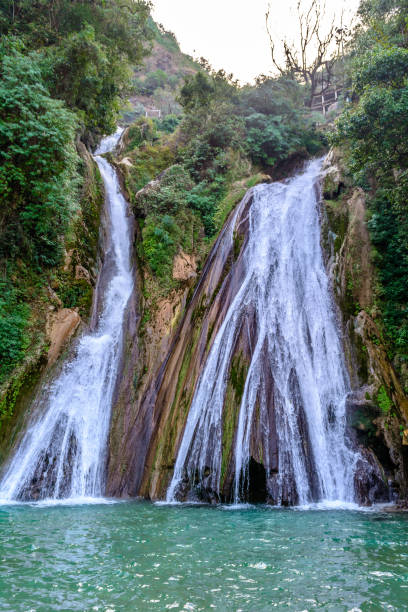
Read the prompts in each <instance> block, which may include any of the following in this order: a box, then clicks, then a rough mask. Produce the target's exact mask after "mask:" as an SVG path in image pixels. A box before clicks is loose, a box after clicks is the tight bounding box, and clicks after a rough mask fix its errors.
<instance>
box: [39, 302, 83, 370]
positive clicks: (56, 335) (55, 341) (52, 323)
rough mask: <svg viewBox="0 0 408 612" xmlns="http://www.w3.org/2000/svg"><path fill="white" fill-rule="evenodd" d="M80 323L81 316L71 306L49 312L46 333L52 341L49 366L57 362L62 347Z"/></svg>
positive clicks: (49, 350) (50, 341)
mask: <svg viewBox="0 0 408 612" xmlns="http://www.w3.org/2000/svg"><path fill="white" fill-rule="evenodd" d="M80 323H81V317H80V316H79V314H78V313H77V312H76V311H75V310H71V309H70V308H63V309H62V310H58V311H57V312H52V313H50V314H49V316H48V317H47V324H46V333H47V337H48V340H49V343H50V348H49V349H48V366H51V365H52V364H53V363H55V362H56V360H57V359H58V357H59V356H60V354H61V351H62V349H63V348H64V346H66V344H67V343H68V342H69V340H70V339H71V338H72V336H73V335H74V333H75V332H76V330H77V329H78V326H79V324H80Z"/></svg>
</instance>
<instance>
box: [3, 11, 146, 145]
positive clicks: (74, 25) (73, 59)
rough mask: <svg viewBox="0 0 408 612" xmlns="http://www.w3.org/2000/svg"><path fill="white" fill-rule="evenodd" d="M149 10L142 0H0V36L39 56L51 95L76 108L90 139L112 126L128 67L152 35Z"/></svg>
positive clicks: (136, 61) (142, 53) (139, 57)
mask: <svg viewBox="0 0 408 612" xmlns="http://www.w3.org/2000/svg"><path fill="white" fill-rule="evenodd" d="M149 10H150V5H149V3H148V2H145V1H144V0H137V2H134V1H133V0H82V1H81V2H71V1H70V0H53V1H52V2H48V1H47V0H39V1H38V2H32V0H13V2H10V1H9V0H0V34H1V35H2V37H6V36H14V37H16V38H18V40H19V41H20V44H22V46H23V47H24V49H25V50H26V51H36V52H37V53H38V54H39V56H40V57H41V66H42V70H43V76H44V78H45V81H46V84H47V87H48V88H49V91H50V93H51V95H52V96H53V97H56V98H59V99H63V100H65V101H66V103H67V105H68V106H69V107H70V108H71V109H73V110H75V111H76V112H78V115H79V117H80V119H81V121H82V123H83V125H84V128H85V130H86V136H87V138H88V139H89V138H91V136H92V134H103V133H109V132H111V131H112V129H113V127H114V124H115V119H116V118H117V116H118V111H119V108H120V99H121V97H123V96H124V95H125V94H126V92H127V88H128V85H127V84H128V82H129V81H130V73H129V67H130V65H131V64H132V65H135V64H139V63H140V62H141V60H142V59H143V57H144V56H145V55H146V53H147V51H148V49H149V47H148V46H147V44H146V43H147V41H148V40H149V39H150V38H151V37H152V36H153V34H152V32H151V31H150V30H149V28H148V26H147V19H148V16H149Z"/></svg>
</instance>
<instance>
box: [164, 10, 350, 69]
mask: <svg viewBox="0 0 408 612" xmlns="http://www.w3.org/2000/svg"><path fill="white" fill-rule="evenodd" d="M307 1H308V0H304V2H307ZM295 3H296V0H273V1H272V15H273V23H272V28H273V31H274V35H275V37H276V38H282V37H283V36H285V35H289V36H291V35H293V33H294V31H295V27H294V20H293V13H292V16H291V14H290V10H291V9H293V7H294V6H295ZM267 4H268V0H204V1H203V0H153V5H154V11H153V16H154V18H155V20H156V21H158V22H159V23H162V24H163V26H164V27H165V28H166V30H171V31H172V32H174V33H175V35H176V36H177V39H178V41H179V43H180V45H181V49H182V50H183V51H184V52H185V53H188V54H189V55H193V56H194V57H201V56H203V57H205V58H206V59H207V60H208V61H209V62H210V63H211V64H212V65H213V66H214V68H216V69H219V68H224V69H225V70H226V71H227V72H233V73H234V75H235V76H236V77H238V78H239V79H240V80H242V81H249V80H252V79H254V78H255V77H256V76H257V75H259V74H261V73H263V74H268V73H269V72H270V71H271V68H272V66H271V59H270V50H269V42H268V37H267V33H266V29H265V12H266V9H267ZM358 4H359V0H344V1H343V0H326V5H327V12H328V13H331V14H332V13H333V11H335V10H337V11H339V10H340V9H341V6H343V7H344V8H345V10H346V13H347V14H348V15H350V14H354V13H355V11H356V9H357V6H358Z"/></svg>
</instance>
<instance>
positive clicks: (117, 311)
mask: <svg viewBox="0 0 408 612" xmlns="http://www.w3.org/2000/svg"><path fill="white" fill-rule="evenodd" d="M120 134H121V130H118V131H117V132H116V134H115V135H114V136H111V137H109V138H106V139H105V140H104V141H102V143H101V146H100V147H99V149H98V150H97V152H96V157H95V160H96V162H97V164H98V166H99V169H100V172H101V175H102V178H103V181H104V184H105V190H106V203H107V216H108V224H109V228H110V231H109V245H108V249H107V252H106V253H105V257H104V263H103V266H102V271H101V273H100V278H102V277H103V279H104V283H103V285H104V287H99V288H98V293H99V294H101V295H100V296H99V298H98V300H95V304H94V313H93V317H92V321H93V325H92V329H91V331H90V332H88V333H86V334H84V335H83V336H82V337H81V338H80V339H79V341H78V344H77V347H76V351H75V356H74V357H73V359H72V360H71V361H70V362H68V363H66V364H65V365H64V366H63V369H62V371H61V373H60V375H59V376H58V377H57V378H56V379H55V380H54V381H53V382H52V383H50V384H49V385H48V386H46V388H44V389H43V390H42V391H41V393H40V395H39V397H38V398H37V400H36V402H35V405H34V406H33V410H32V412H33V416H32V418H31V420H30V422H29V424H28V428H27V431H26V432H25V434H24V436H23V438H22V440H21V442H20V444H19V446H18V447H17V449H16V451H15V453H14V455H13V457H12V460H11V462H10V464H9V465H8V467H7V469H6V472H5V474H4V477H3V479H2V481H1V483H0V499H5V500H12V499H17V500H19V499H22V500H25V499H44V498H84V497H97V496H101V495H102V494H103V492H104V477H105V468H106V456H107V443H108V435H109V425H110V417H111V408H112V402H113V396H114V390H115V385H116V382H117V376H118V367H119V363H120V356H121V351H122V348H123V347H122V345H123V319H124V313H125V309H126V306H127V303H128V301H129V297H130V295H131V293H132V290H133V275H132V265H131V236H130V229H129V221H128V218H127V204H126V201H125V200H124V198H123V196H122V195H121V192H120V187H119V182H118V178H117V175H116V172H115V170H114V169H113V168H112V166H111V165H110V164H109V163H108V162H107V161H106V160H105V159H104V158H103V157H100V156H99V155H101V154H103V153H106V152H108V151H110V150H112V149H113V148H114V147H115V146H116V144H117V142H118V139H119V137H120Z"/></svg>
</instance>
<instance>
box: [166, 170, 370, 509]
mask: <svg viewBox="0 0 408 612" xmlns="http://www.w3.org/2000/svg"><path fill="white" fill-rule="evenodd" d="M320 171H321V161H312V162H310V163H309V165H308V166H307V168H306V170H305V171H303V172H302V173H300V174H299V175H297V176H296V177H294V178H293V179H290V180H288V181H286V182H282V183H273V184H270V185H260V186H258V187H256V188H255V190H254V195H253V201H252V204H251V207H250V210H249V229H248V236H247V241H246V244H245V246H244V249H243V252H242V253H241V257H242V258H243V262H244V268H245V275H244V280H243V282H242V284H241V286H240V287H239V289H238V291H237V293H236V295H235V297H234V299H233V301H232V303H231V305H230V307H229V310H228V311H227V314H226V316H225V319H224V321H223V323H222V325H221V327H220V329H219V331H218V333H217V336H216V338H215V340H214V343H213V345H212V347H211V350H210V352H209V355H208V358H207V361H206V363H205V366H204V368H203V371H202V373H201V376H200V378H199V380H198V383H197V386H196V390H195V393H194V397H193V400H192V404H191V407H190V411H189V414H188V418H187V422H186V426H185V430H184V434H183V438H182V441H181V444H180V448H179V451H178V455H177V459H176V464H175V469H174V473H173V478H172V480H171V483H170V485H169V488H168V491H167V501H169V502H172V501H176V500H177V499H181V498H183V494H182V490H184V489H185V485H186V482H187V483H189V484H188V486H189V491H190V496H191V495H192V494H194V491H197V490H200V488H201V489H203V488H204V489H207V490H210V491H212V492H214V493H215V496H216V498H217V496H219V493H220V477H221V461H222V426H223V421H222V416H223V409H224V403H225V396H226V389H227V384H228V379H229V377H230V369H231V360H232V357H233V354H234V350H235V347H236V339H237V337H238V335H239V333H240V330H242V329H243V327H244V326H245V325H247V326H248V327H249V326H250V323H249V321H250V320H251V321H253V320H255V327H256V333H255V339H254V342H253V346H251V359H250V363H249V365H248V370H247V373H246V380H245V386H244V389H243V393H242V399H241V403H240V407H239V416H238V422H237V428H236V432H235V438H234V440H235V442H234V447H233V453H234V457H233V465H234V470H233V472H234V475H233V478H234V482H233V486H232V492H233V499H234V500H235V502H239V501H242V500H243V499H245V495H246V490H247V489H248V486H250V482H249V479H250V474H249V464H250V459H251V436H252V433H253V423H254V418H255V412H256V411H258V412H259V413H260V417H259V420H260V422H261V423H262V427H263V432H262V435H263V450H264V460H263V464H264V468H265V474H266V490H267V497H268V498H269V499H270V500H271V501H272V502H273V503H276V504H282V503H292V504H294V503H297V504H306V503H309V502H314V501H322V500H328V501H335V500H343V501H353V499H354V471H355V466H356V463H357V461H358V458H359V454H358V453H357V452H355V451H354V450H353V449H352V448H351V445H350V443H349V441H348V436H347V431H346V397H347V394H348V392H349V381H348V376H347V372H346V368H345V364H344V356H343V350H342V344H341V340H340V336H339V330H338V325H337V321H336V316H335V312H334V308H333V304H332V300H331V295H330V289H329V281H328V277H327V273H326V270H325V266H324V261H323V255H322V250H321V244H320V222H319V208H318V198H317V193H316V192H317V190H316V183H317V181H318V177H319V173H320ZM236 218H237V217H236ZM231 239H232V238H231ZM268 373H269V374H268ZM268 376H269V378H270V379H271V380H272V383H271V384H268V380H267V379H268ZM271 412H272V413H273V415H274V416H273V419H274V432H275V433H274V432H272V430H271V418H270V417H269V416H268V415H269V414H270V413H271ZM273 433H274V435H275V437H276V440H277V441H276V444H277V466H278V467H277V468H276V467H273V466H272V465H270V456H271V453H270V452H269V451H270V448H269V446H270V445H271V444H272V438H273V435H272V434H273ZM183 487H184V489H183ZM184 497H185V496H184ZM218 498H219V497H218Z"/></svg>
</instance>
